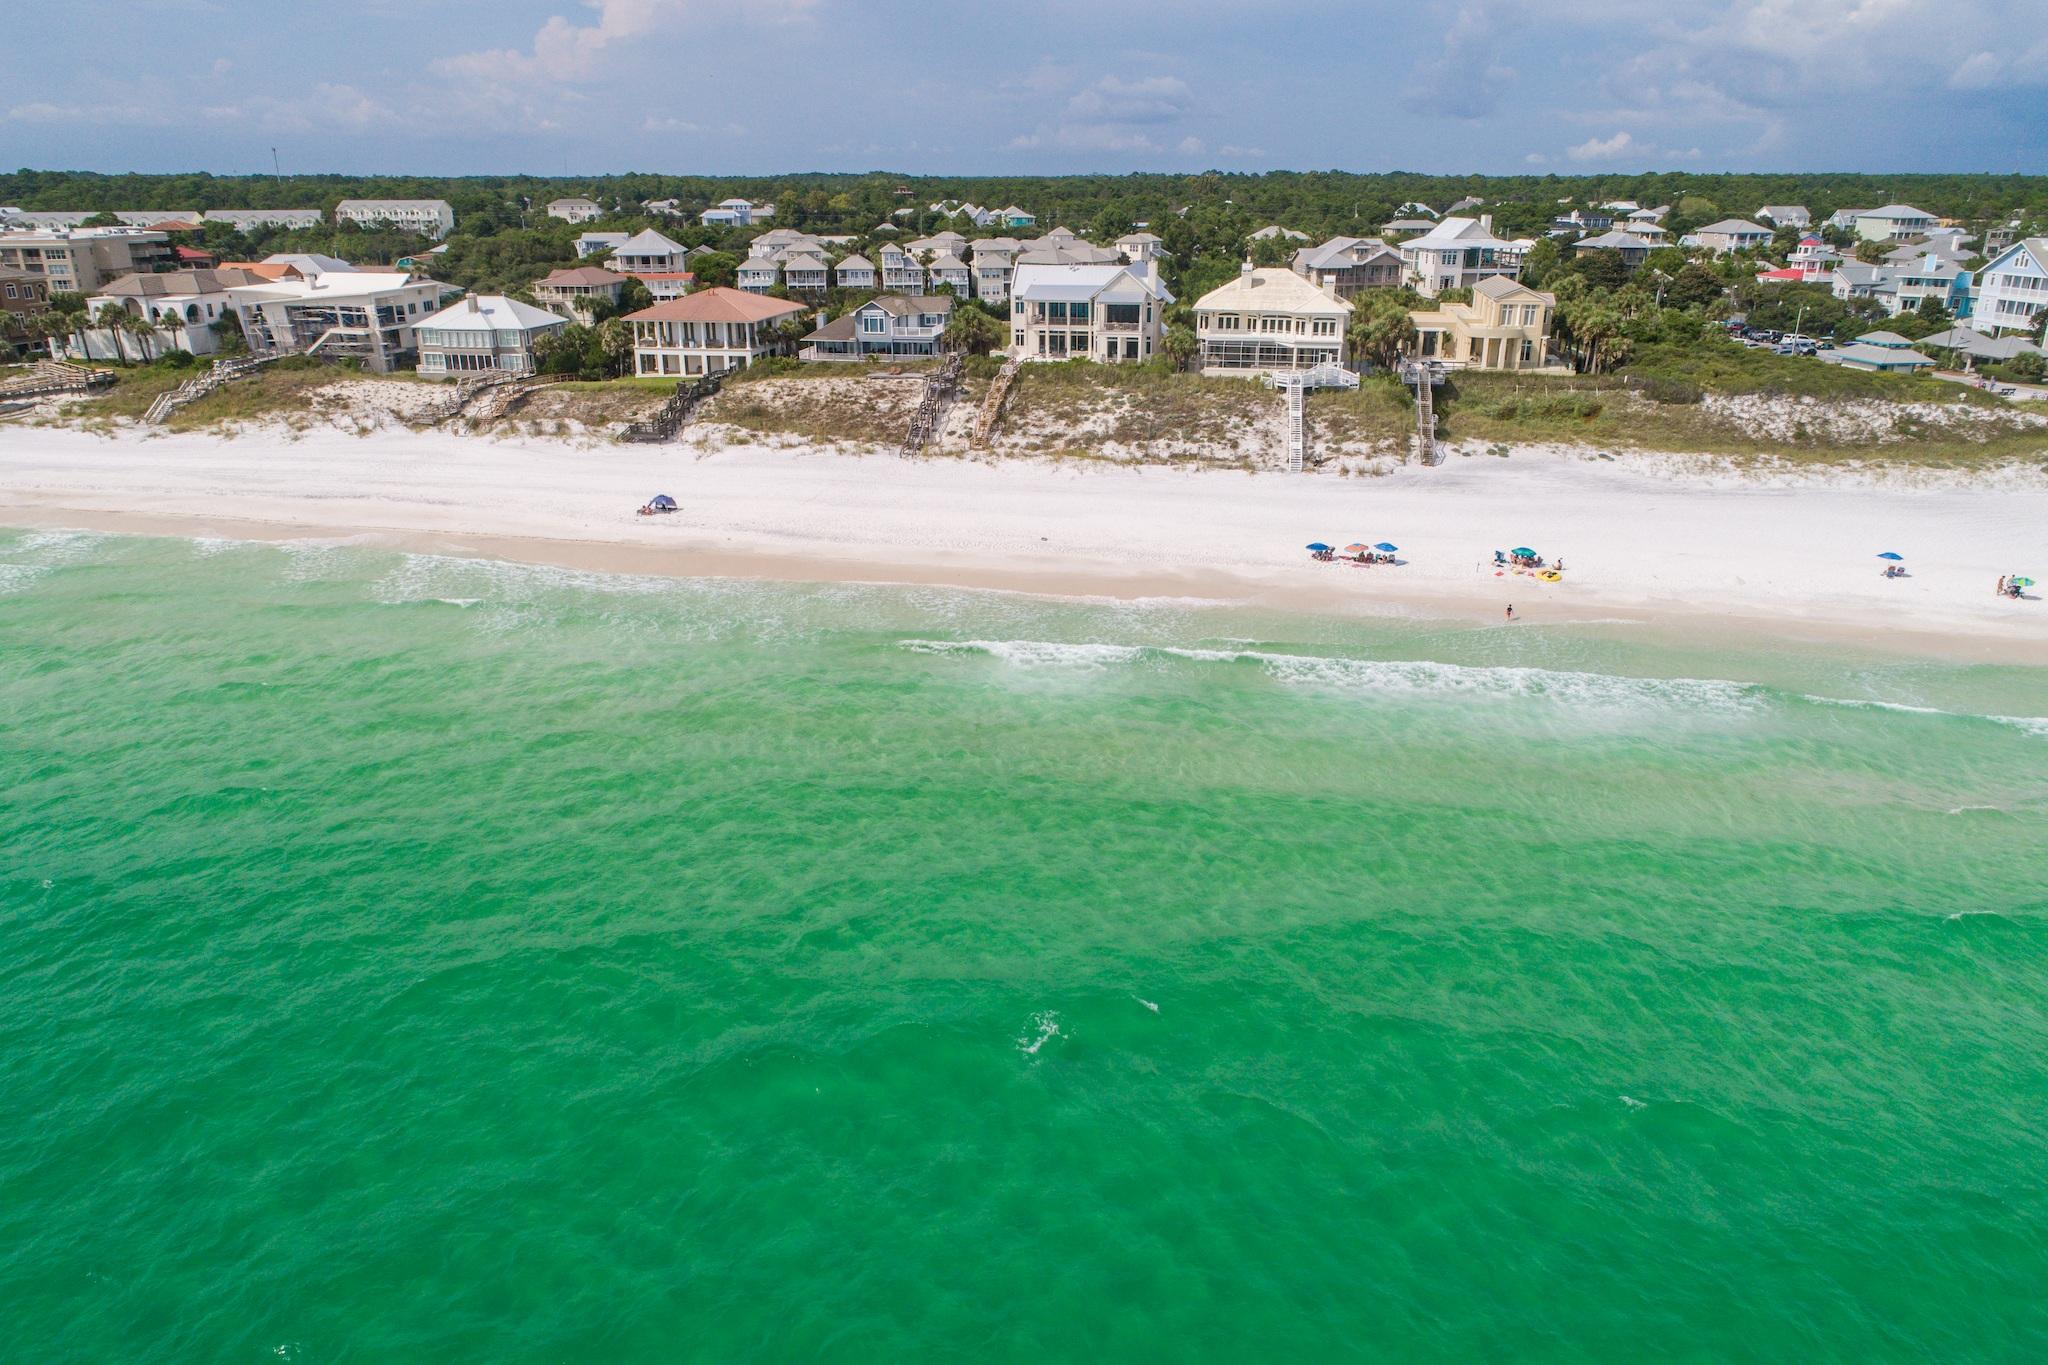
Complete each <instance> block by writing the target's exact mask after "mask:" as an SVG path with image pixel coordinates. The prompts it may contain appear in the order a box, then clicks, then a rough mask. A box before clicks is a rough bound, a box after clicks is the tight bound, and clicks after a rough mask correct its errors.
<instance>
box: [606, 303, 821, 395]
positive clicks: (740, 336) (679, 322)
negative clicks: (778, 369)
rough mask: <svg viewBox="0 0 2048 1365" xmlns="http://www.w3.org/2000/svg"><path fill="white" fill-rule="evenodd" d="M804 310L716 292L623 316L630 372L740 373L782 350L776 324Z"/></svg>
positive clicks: (648, 373)
mask: <svg viewBox="0 0 2048 1365" xmlns="http://www.w3.org/2000/svg"><path fill="white" fill-rule="evenodd" d="M807 311H808V310H807V309H806V308H805V306H804V305H803V304H801V303H792V302H790V301H789V300H788V299H772V298H764V297H763V296H761V295H759V294H749V293H747V292H746V291H745V290H743V289H726V288H723V287H720V288H716V289H703V290H699V291H698V292H697V293H694V294H685V295H683V297H681V298H678V299H669V300H667V301H666V302H663V303H657V304H655V305H654V306H653V307H652V308H643V309H641V310H640V311H639V312H637V313H628V314H627V315H626V321H628V322H630V323H632V324H633V372H634V373H635V374H643V375H679V376H687V375H701V374H720V373H722V372H724V371H726V370H737V369H742V368H744V367H745V366H747V365H748V364H750V363H751V362H753V361H756V360H759V359H761V358H762V357H764V356H768V355H772V354H774V353H775V352H776V351H778V350H780V349H782V342H781V338H780V337H779V336H777V334H776V324H777V323H780V322H783V321H786V320H788V319H791V318H798V317H802V316H803V314H804V313H805V312H807Z"/></svg>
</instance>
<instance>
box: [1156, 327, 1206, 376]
mask: <svg viewBox="0 0 2048 1365" xmlns="http://www.w3.org/2000/svg"><path fill="white" fill-rule="evenodd" d="M1159 348H1160V349H1161V350H1163V351H1165V352H1166V354H1167V355H1169V356H1171V357H1172V358H1173V368H1174V369H1176V370H1185V369H1186V368H1187V367H1188V362H1189V361H1190V360H1193V359H1194V358H1195V353H1196V352H1198V351H1200V350H1201V349H1202V343H1201V340H1200V339H1199V338H1198V337H1196V335H1195V333H1194V329H1193V328H1191V327H1186V326H1176V327H1169V328H1167V329H1166V335H1165V336H1164V337H1162V338H1161V339H1160V342H1159Z"/></svg>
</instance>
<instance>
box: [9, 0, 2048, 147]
mask: <svg viewBox="0 0 2048 1365" xmlns="http://www.w3.org/2000/svg"><path fill="white" fill-rule="evenodd" d="M2044 8H2048V4H2044V0H1445V2H1443V3H1432V2H1431V0H1401V2H1399V3H1394V2H1389V0H1363V2H1361V3H1352V4H1338V3H1327V2H1318V0H1250V2H1249V3H1246V2H1245V0H1239V2H1238V3H1227V4H1226V3H1209V0H1177V2H1176V0H1087V2H1085V3H1081V2H1077V0H1023V2H1022V3H1012V4H990V3H984V2H980V0H950V2H949V3H940V2H939V0H868V2H867V3H861V2H859V0H350V3H346V4H337V5H334V6H331V7H330V6H324V5H315V4H313V3H310V0H147V2H146V3H145V2H144V0H67V3H66V5H65V7H64V9H65V14H64V18H63V20H62V21H61V22H53V23H46V24H34V25H29V24H24V25H19V26H17V28H16V31H15V32H14V33H13V34H12V35H11V37H12V41H11V42H10V43H7V44H0V149H4V150H0V161H5V162H6V163H7V164H8V165H9V166H14V165H31V166H37V167H49V168H77V169H91V170H106V171H121V170H139V171H172V170H211V171H221V172H242V171H261V170H268V169H269V167H270V148H271V147H272V146H276V147H277V148H278V149H279V155H280V157H281V158H282V160H283V163H284V165H285V168H286V169H288V170H294V171H386V172H394V173H396V172H412V173H421V174H456V173H464V172H533V173H545V174H563V173H571V174H575V173H596V172H607V171H623V170H646V171H658V172H681V173H705V174H725V173H731V174H744V173H763V174H764V173H769V172H776V171H797V170H868V169H888V170H897V171H905V172H912V173H933V174H946V173H959V174H1004V173H1015V174H1036V173H1056V172H1070V171H1130V170H1168V171H1191V170H1203V169H1211V168H1213V169H1222V170H1263V169H1273V168H1278V167H1287V168H1302V169H1342V170H1365V171H1370V170H1395V169H1400V170H1420V171H1438V172H1471V171H1479V172H1493V173H1508V172H1524V171H1550V170H1554V171H1559V172H1568V173H1576V172H1586V171H1635V170H1649V169H1671V170H1864V171H1938V170H1972V171H1976V170H1985V171H2024V172H2027V173H2041V172H2043V171H2048V23H2044V22H2043V10H2044Z"/></svg>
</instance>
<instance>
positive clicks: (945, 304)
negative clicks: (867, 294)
mask: <svg viewBox="0 0 2048 1365" xmlns="http://www.w3.org/2000/svg"><path fill="white" fill-rule="evenodd" d="M867 308H879V309H881V310H882V311H883V312H884V313H887V314H889V315H890V316H891V317H898V318H907V317H915V316H916V315H917V314H919V313H950V312H952V311H953V296H952V295H950V294H882V295H878V296H877V297H875V298H872V299H869V300H868V301H867V302H866V303H864V304H862V305H861V306H860V307H859V308H856V309H854V310H853V312H854V313H858V312H860V311H862V310H863V309H867ZM847 316H848V317H851V316H853V314H852V313H849V314H847Z"/></svg>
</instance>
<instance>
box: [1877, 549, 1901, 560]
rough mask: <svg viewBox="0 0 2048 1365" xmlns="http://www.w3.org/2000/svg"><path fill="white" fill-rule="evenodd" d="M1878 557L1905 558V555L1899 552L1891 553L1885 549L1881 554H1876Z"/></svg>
mask: <svg viewBox="0 0 2048 1365" xmlns="http://www.w3.org/2000/svg"><path fill="white" fill-rule="evenodd" d="M1878 558H1879V559H1904V558H1905V556H1904V555H1901V554H1893V553H1892V552H1891V551H1890V550H1886V551H1885V552H1884V553H1883V554H1881V555H1879V556H1878Z"/></svg>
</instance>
